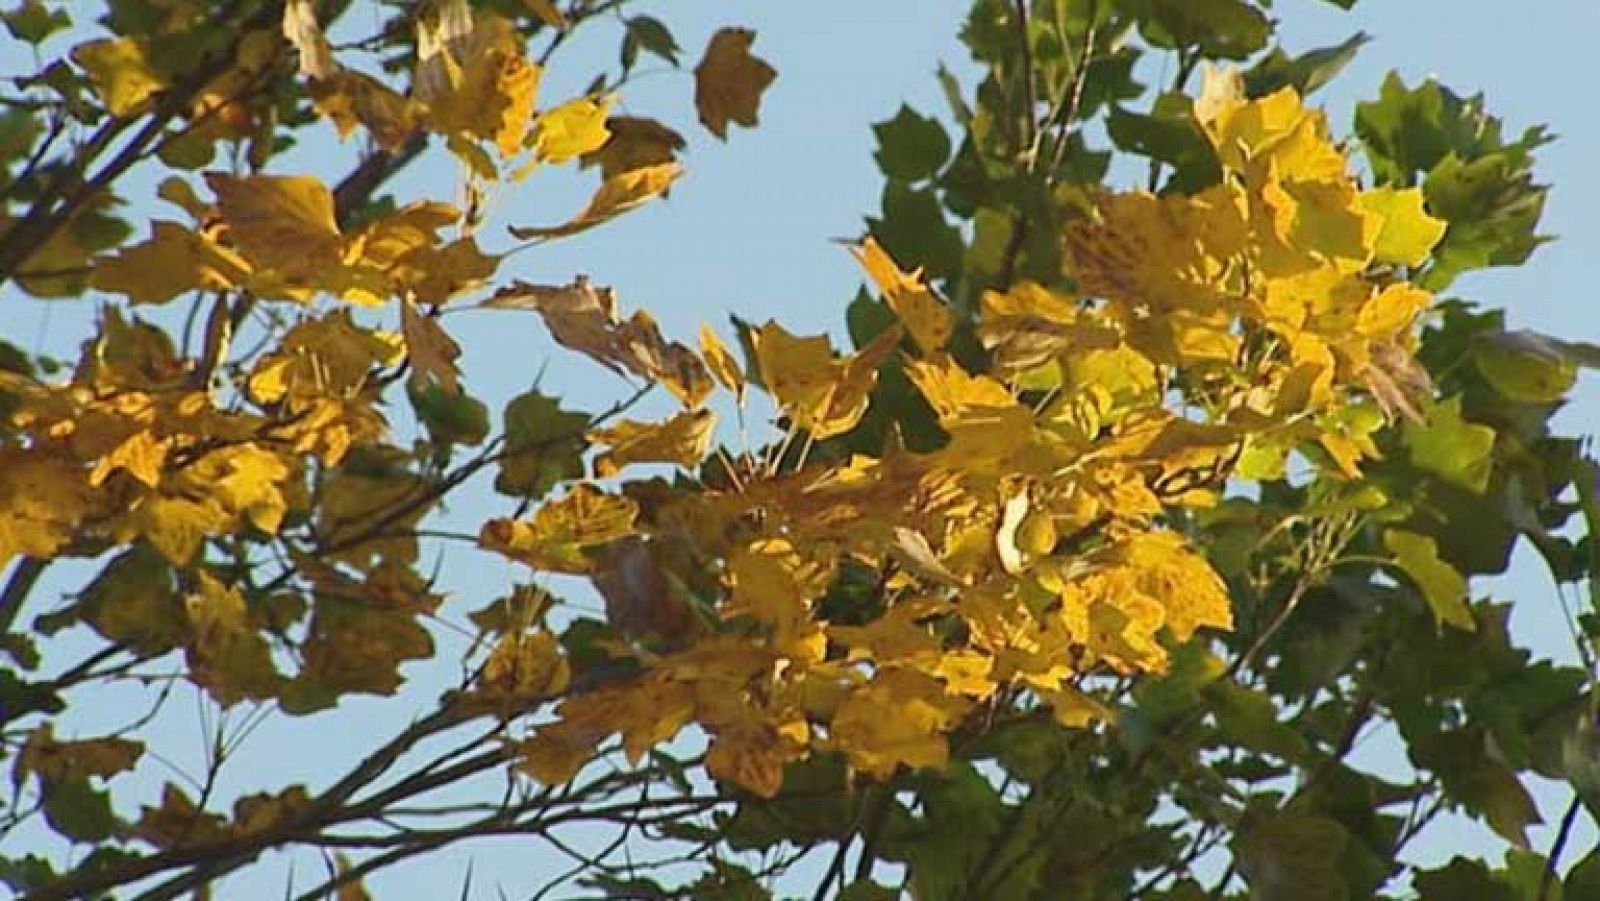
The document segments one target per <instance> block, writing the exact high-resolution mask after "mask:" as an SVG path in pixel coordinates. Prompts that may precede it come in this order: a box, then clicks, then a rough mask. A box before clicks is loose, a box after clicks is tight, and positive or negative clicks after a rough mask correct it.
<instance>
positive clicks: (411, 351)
mask: <svg viewBox="0 0 1600 901" xmlns="http://www.w3.org/2000/svg"><path fill="white" fill-rule="evenodd" d="M400 326H401V331H402V333H403V334H404V335H405V337H406V356H407V358H409V359H410V361H411V368H412V369H413V370H414V375H413V377H416V378H422V379H429V378H431V379H433V380H435V381H437V382H438V383H439V384H440V385H441V386H442V387H443V388H444V390H446V391H448V392H450V393H451V394H460V393H461V382H460V376H461V369H460V368H459V367H458V366H456V359H457V358H458V357H460V356H461V345H459V344H457V343H456V342H455V339H454V338H451V337H450V335H449V334H448V333H447V332H445V330H444V326H442V325H440V324H439V320H437V319H435V318H433V317H432V316H425V315H423V314H422V313H421V312H419V311H418V310H417V309H416V305H415V304H413V303H411V302H410V301H406V302H405V303H402V304H401V305H400Z"/></svg>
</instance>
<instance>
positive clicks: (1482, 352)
mask: <svg viewBox="0 0 1600 901" xmlns="http://www.w3.org/2000/svg"><path fill="white" fill-rule="evenodd" d="M1472 363H1473V365H1474V366H1476V367H1477V369H1478V372H1479V373H1480V374H1482V375H1483V377H1484V379H1485V380H1486V381H1487V382H1488V383H1489V384H1490V386H1492V387H1493V388H1494V390H1495V391H1498V392H1499V393H1500V395H1501V396H1502V397H1504V398H1505V399H1507V400H1511V401H1516V402H1517V403H1526V404H1553V403H1556V402H1557V401H1559V400H1561V399H1562V398H1564V397H1566V395H1567V392H1568V391H1570V390H1572V386H1573V385H1574V384H1575V383H1576V382H1577V380H1578V363H1577V362H1576V361H1574V360H1573V359H1572V356H1571V355H1570V354H1569V353H1567V352H1566V351H1565V350H1564V348H1563V347H1562V342H1559V341H1555V340H1553V339H1550V338H1548V337H1546V336H1544V335H1541V334H1539V333H1538V332H1531V331H1515V332H1503V331H1502V332H1488V333H1486V334H1482V335H1479V336H1478V340H1477V341H1474V342H1473V345H1472Z"/></svg>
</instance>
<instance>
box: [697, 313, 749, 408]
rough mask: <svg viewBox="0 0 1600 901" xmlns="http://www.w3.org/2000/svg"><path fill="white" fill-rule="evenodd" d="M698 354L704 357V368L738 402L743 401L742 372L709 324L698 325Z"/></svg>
mask: <svg viewBox="0 0 1600 901" xmlns="http://www.w3.org/2000/svg"><path fill="white" fill-rule="evenodd" d="M700 355H701V356H702V357H704V358H705V361H706V368H707V369H709V370H711V374H712V375H713V376H715V377H716V379H717V381H718V382H721V383H722V387H724V388H727V389H728V390H729V391H732V392H733V394H734V398H735V399H736V400H737V401H738V402H739V403H744V372H743V370H741V369H740V368H739V362H738V361H737V360H735V359H734V358H733V354H732V353H731V352H729V350H728V346H727V345H726V344H723V343H722V339H721V338H719V337H717V333H716V332H714V331H712V330H711V326H709V325H702V326H700Z"/></svg>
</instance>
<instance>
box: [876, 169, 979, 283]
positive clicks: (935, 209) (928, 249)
mask: <svg viewBox="0 0 1600 901" xmlns="http://www.w3.org/2000/svg"><path fill="white" fill-rule="evenodd" d="M867 226H868V228H870V229H871V230H872V234H873V235H874V236H876V237H877V239H878V243H880V244H882V245H883V249H884V250H886V251H888V252H889V256H891V257H893V258H894V259H895V261H896V262H897V263H899V264H900V266H901V267H902V268H905V269H915V268H917V267H918V266H921V267H923V268H924V269H925V270H926V271H927V273H928V276H929V277H930V278H934V279H938V280H941V281H949V280H953V279H954V278H956V277H957V276H958V275H959V274H960V271H961V260H962V257H963V256H964V254H965V252H966V245H965V242H963V241H962V240H961V233H960V232H959V231H958V230H956V228H955V226H953V225H951V224H950V223H949V221H948V220H946V219H945V215H944V209H943V208H942V207H941V206H940V205H939V198H938V197H937V196H936V195H935V194H934V192H933V191H932V190H931V189H927V188H912V187H910V186H909V185H907V184H906V183H905V182H902V181H896V180H890V181H889V182H888V184H886V185H884V189H883V218H881V219H868V220H867Z"/></svg>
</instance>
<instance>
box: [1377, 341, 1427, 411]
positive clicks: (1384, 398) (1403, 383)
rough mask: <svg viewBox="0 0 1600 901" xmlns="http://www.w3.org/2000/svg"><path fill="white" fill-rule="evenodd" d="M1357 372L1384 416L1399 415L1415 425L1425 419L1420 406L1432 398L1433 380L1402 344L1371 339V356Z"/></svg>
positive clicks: (1425, 404)
mask: <svg viewBox="0 0 1600 901" xmlns="http://www.w3.org/2000/svg"><path fill="white" fill-rule="evenodd" d="M1361 375H1362V378H1363V379H1365V381H1366V383H1367V390H1368V391H1370V392H1372V399H1373V400H1376V401H1377V402H1378V407H1379V408H1380V409H1382V410H1383V415H1384V416H1385V417H1386V418H1387V419H1389V420H1390V421H1393V420H1395V419H1396V418H1403V419H1405V420H1406V421H1407V422H1412V423H1416V424H1418V425H1420V424H1422V423H1424V422H1426V421H1427V418H1428V417H1427V415H1426V414H1424V413H1423V409H1424V408H1425V407H1426V406H1427V405H1428V401H1429V400H1431V399H1432V398H1433V380H1432V379H1431V378H1429V376H1428V370H1426V369H1424V368H1422V364H1421V363H1418V362H1417V360H1416V358H1415V357H1413V356H1412V355H1411V354H1410V353H1408V352H1406V350H1405V349H1404V348H1401V347H1400V346H1398V345H1396V344H1394V343H1392V342H1388V341H1374V342H1373V343H1372V347H1371V358H1370V360H1369V361H1368V363H1367V366H1366V369H1365V370H1363V371H1362V374H1361Z"/></svg>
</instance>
